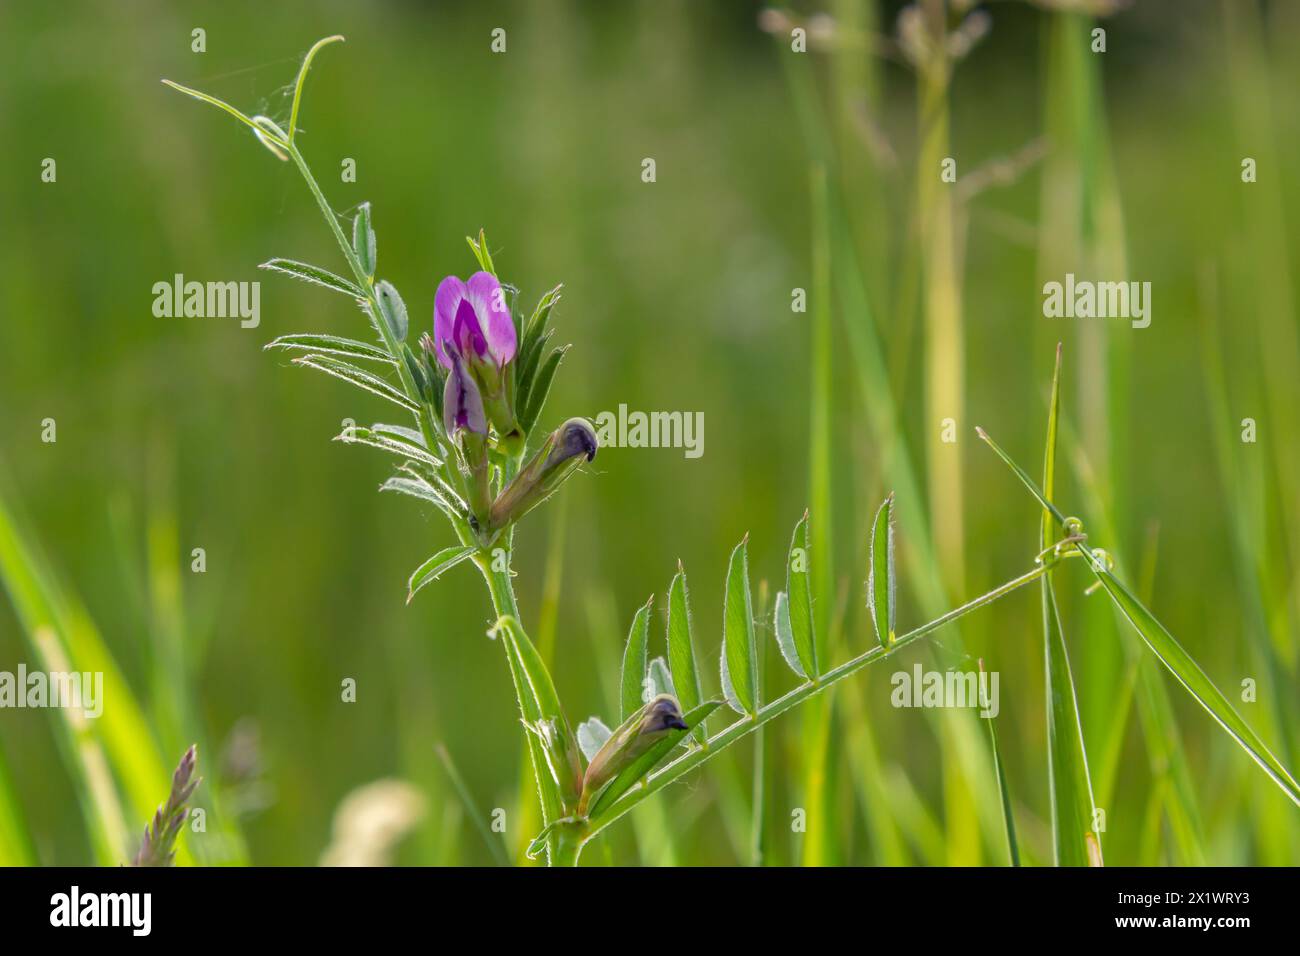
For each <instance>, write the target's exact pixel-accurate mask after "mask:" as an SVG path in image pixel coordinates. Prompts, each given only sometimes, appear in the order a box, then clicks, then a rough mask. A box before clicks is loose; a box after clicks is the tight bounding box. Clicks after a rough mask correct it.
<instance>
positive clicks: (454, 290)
mask: <svg viewBox="0 0 1300 956" xmlns="http://www.w3.org/2000/svg"><path fill="white" fill-rule="evenodd" d="M433 339H434V342H435V343H436V345H437V349H438V361H439V362H441V363H442V367H443V368H445V369H448V370H450V369H451V356H450V355H449V354H448V353H447V350H446V344H445V343H447V342H450V343H452V344H453V345H455V346H456V347H457V348H458V349H459V350H460V353H461V354H462V355H464V356H466V358H467V359H468V360H469V361H470V362H471V363H474V362H476V361H477V362H479V363H483V364H490V365H491V366H493V367H495V368H496V369H497V370H500V369H501V368H502V367H503V366H504V365H505V364H506V363H507V362H509V361H510V360H511V359H513V358H514V357H515V346H516V342H515V323H514V321H513V320H512V319H511V318H510V310H509V309H507V308H506V302H505V296H504V294H503V293H502V291H501V283H500V282H498V281H497V279H496V276H494V275H492V273H490V272H476V273H474V274H473V275H472V276H470V277H469V281H468V282H462V281H461V280H460V279H459V278H457V277H456V276H447V278H445V279H443V280H442V281H441V282H440V283H438V292H437V295H435V296H434V301H433Z"/></svg>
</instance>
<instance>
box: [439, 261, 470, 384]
mask: <svg viewBox="0 0 1300 956" xmlns="http://www.w3.org/2000/svg"><path fill="white" fill-rule="evenodd" d="M466 292H467V290H466V288H465V283H463V282H461V281H460V279H459V278H457V277H456V276H447V278H445V279H443V280H442V281H441V282H439V283H438V292H437V294H436V295H435V296H434V297H433V341H434V344H435V345H436V346H437V350H438V362H439V364H441V365H442V367H443V368H445V369H450V368H451V358H450V357H449V356H448V355H447V351H446V349H445V348H444V347H443V343H444V342H446V341H448V340H451V341H455V340H454V339H453V338H452V331H453V329H455V327H456V311H457V310H458V309H459V308H460V303H461V301H462V300H464V298H465V296H466Z"/></svg>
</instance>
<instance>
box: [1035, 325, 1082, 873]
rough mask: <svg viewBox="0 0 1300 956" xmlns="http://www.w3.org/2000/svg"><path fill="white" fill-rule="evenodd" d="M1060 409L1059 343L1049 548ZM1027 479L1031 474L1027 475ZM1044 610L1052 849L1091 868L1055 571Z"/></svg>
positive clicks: (1047, 474) (1050, 451) (1046, 485)
mask: <svg viewBox="0 0 1300 956" xmlns="http://www.w3.org/2000/svg"><path fill="white" fill-rule="evenodd" d="M1060 410H1061V347H1060V346H1059V345H1058V346H1057V347H1056V368H1055V371H1054V372H1053V373H1052V395H1051V400H1050V402H1049V403H1048V413H1047V441H1046V444H1045V447H1044V452H1043V492H1042V500H1043V502H1044V503H1045V505H1044V508H1043V516H1042V522H1041V526H1040V529H1039V544H1040V547H1042V548H1043V549H1044V550H1046V549H1047V548H1049V547H1051V545H1052V541H1053V538H1054V535H1053V532H1052V516H1053V514H1055V513H1056V511H1055V509H1054V508H1052V507H1051V499H1052V495H1053V493H1054V491H1053V489H1054V487H1055V477H1056V434H1057V423H1058V421H1059V418H1060ZM1025 477H1026V478H1028V476H1027V475H1026V476H1025ZM1040 588H1041V591H1042V613H1043V661H1044V679H1045V683H1046V693H1047V762H1048V785H1049V790H1050V793H1051V804H1052V847H1053V852H1054V857H1055V860H1056V865H1057V866H1088V865H1089V864H1090V863H1091V862H1092V859H1093V856H1094V855H1099V854H1100V852H1101V845H1100V843H1098V842H1096V841H1095V837H1094V843H1093V844H1090V843H1089V842H1088V836H1089V835H1090V834H1091V831H1092V827H1093V817H1094V815H1095V812H1096V805H1095V803H1094V802H1093V796H1092V780H1091V778H1090V776H1089V774H1088V754H1087V750H1086V748H1085V746H1084V742H1083V723H1082V721H1081V720H1080V719H1079V700H1078V695H1077V694H1076V692H1075V687H1074V675H1073V673H1072V672H1071V670H1070V657H1069V653H1068V652H1067V650H1066V647H1065V634H1064V633H1063V631H1062V629H1061V613H1060V609H1059V608H1058V607H1057V605H1056V593H1055V591H1054V590H1053V589H1052V574H1051V572H1050V571H1049V572H1048V573H1047V574H1045V575H1043V579H1042V581H1041V582H1040Z"/></svg>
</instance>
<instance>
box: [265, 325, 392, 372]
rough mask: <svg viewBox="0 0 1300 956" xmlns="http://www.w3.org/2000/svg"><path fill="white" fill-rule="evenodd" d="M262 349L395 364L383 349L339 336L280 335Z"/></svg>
mask: <svg viewBox="0 0 1300 956" xmlns="http://www.w3.org/2000/svg"><path fill="white" fill-rule="evenodd" d="M262 348H263V349H302V350H303V351H306V352H323V353H326V354H329V355H346V356H348V357H349V358H359V359H368V360H370V361H372V362H384V363H386V364H388V365H396V364H397V362H396V361H395V360H394V359H393V357H392V356H391V355H389V354H388V353H387V352H385V351H384V350H383V349H381V348H377V347H376V346H373V345H367V344H366V343H365V342H358V341H357V340H356V339H345V338H343V337H342V336H339V335H315V334H312V333H306V332H303V333H297V334H294V335H282V336H280V337H279V338H278V339H276V340H275V341H273V342H267V343H266V344H265V345H263V346H262Z"/></svg>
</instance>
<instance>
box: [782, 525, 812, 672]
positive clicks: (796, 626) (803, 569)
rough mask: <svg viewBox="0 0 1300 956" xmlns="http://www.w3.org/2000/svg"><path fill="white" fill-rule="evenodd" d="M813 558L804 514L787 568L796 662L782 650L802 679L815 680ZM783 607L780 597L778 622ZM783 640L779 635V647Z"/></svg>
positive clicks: (790, 624) (796, 533)
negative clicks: (781, 606)
mask: <svg viewBox="0 0 1300 956" xmlns="http://www.w3.org/2000/svg"><path fill="white" fill-rule="evenodd" d="M810 554H811V551H810V550H809V535H808V512H806V511H805V512H804V513H803V517H802V518H800V519H799V523H798V524H797V525H795V527H794V534H793V535H792V536H791V538H790V555H789V560H788V563H787V564H786V568H785V588H786V599H785V600H786V604H787V606H786V617H787V619H788V620H787V623H788V625H789V628H788V631H789V636H790V643H791V645H792V646H793V649H794V652H795V660H791V658H790V657H789V655H786V652H785V647H784V645H782V648H781V653H782V655H785V659H786V662H787V663H788V664H789V665H790V667H791V668H793V670H794V672H795V673H796V674H798V675H799V676H800V677H816V676H817V673H818V671H817V630H816V628H815V627H814V624H813V601H812V575H811V574H810V573H809V570H808V562H809V556H810ZM780 605H781V598H780V595H778V596H777V614H778V620H779V617H780ZM780 637H781V634H780V632H779V631H778V633H777V638H778V643H779V639H780ZM796 662H797V663H798V666H797V667H796V666H795V665H796Z"/></svg>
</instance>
